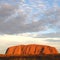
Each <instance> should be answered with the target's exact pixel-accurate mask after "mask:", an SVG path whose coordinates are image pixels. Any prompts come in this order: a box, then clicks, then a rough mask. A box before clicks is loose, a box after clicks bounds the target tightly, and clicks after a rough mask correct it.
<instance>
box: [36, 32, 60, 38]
mask: <svg viewBox="0 0 60 60" xmlns="http://www.w3.org/2000/svg"><path fill="white" fill-rule="evenodd" d="M36 37H38V38H60V32H56V33H47V34H41V35H39V34H38V35H37V36H36Z"/></svg>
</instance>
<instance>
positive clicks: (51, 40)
mask: <svg viewBox="0 0 60 60" xmlns="http://www.w3.org/2000/svg"><path fill="white" fill-rule="evenodd" d="M45 41H48V42H60V40H54V39H48V40H45Z"/></svg>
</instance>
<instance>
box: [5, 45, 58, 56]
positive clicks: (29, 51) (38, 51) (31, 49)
mask: <svg viewBox="0 0 60 60" xmlns="http://www.w3.org/2000/svg"><path fill="white" fill-rule="evenodd" d="M5 54H7V55H14V56H16V55H19V56H28V55H45V54H58V51H57V50H56V48H54V47H51V46H46V45H36V44H30V45H18V46H12V47H9V48H8V49H7V51H6V53H5Z"/></svg>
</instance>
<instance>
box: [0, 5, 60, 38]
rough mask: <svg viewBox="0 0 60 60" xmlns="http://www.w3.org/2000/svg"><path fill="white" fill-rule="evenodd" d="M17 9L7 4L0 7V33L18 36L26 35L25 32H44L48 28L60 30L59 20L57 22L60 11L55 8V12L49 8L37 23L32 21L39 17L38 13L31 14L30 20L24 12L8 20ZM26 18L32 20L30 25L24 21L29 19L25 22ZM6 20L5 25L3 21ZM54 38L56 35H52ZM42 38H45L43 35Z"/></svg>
mask: <svg viewBox="0 0 60 60" xmlns="http://www.w3.org/2000/svg"><path fill="white" fill-rule="evenodd" d="M17 8H18V7H16V6H13V5H9V4H5V5H4V4H3V5H1V8H0V33H2V34H18V33H26V32H38V31H45V30H47V29H50V28H52V29H54V28H58V30H59V29H60V28H59V27H60V23H59V22H60V20H59V19H60V9H59V8H56V10H55V9H54V8H51V9H50V10H48V11H45V12H44V16H43V17H42V18H41V19H40V20H38V21H34V20H33V19H34V18H36V17H37V16H39V15H40V14H39V12H38V13H37V15H36V14H33V15H32V18H31V17H28V16H29V14H25V11H23V12H18V14H17V16H15V17H13V18H11V19H8V17H10V16H11V15H13V14H14V13H15V11H14V10H15V9H17ZM20 9H21V8H20ZM27 18H29V19H30V18H31V20H32V21H31V23H26V21H29V19H28V20H27ZM7 19H8V21H7V22H6V23H4V21H5V20H7ZM58 30H57V31H58ZM53 34H54V33H53ZM47 35H48V34H47ZM47 35H46V37H47ZM49 35H50V34H49ZM49 35H48V36H49ZM59 35H60V34H58V35H57V36H58V37H59ZM54 36H56V35H55V34H54ZM54 36H52V34H51V36H50V37H54ZM41 37H42V36H41ZM43 37H45V35H43Z"/></svg>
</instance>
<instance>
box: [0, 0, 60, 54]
mask: <svg viewBox="0 0 60 60" xmlns="http://www.w3.org/2000/svg"><path fill="white" fill-rule="evenodd" d="M21 44H42V45H49V46H53V47H56V49H57V50H58V51H59V52H60V47H59V45H60V0H0V53H1V54H2V53H5V51H6V49H7V48H8V47H10V46H15V45H21Z"/></svg>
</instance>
